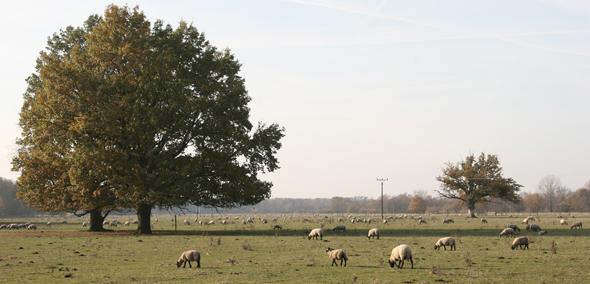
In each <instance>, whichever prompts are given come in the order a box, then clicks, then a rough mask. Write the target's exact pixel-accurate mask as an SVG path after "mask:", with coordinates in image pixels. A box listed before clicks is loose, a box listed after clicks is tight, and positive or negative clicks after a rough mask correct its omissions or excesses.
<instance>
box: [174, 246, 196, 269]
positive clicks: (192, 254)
mask: <svg viewBox="0 0 590 284" xmlns="http://www.w3.org/2000/svg"><path fill="white" fill-rule="evenodd" d="M191 261H195V262H197V268H200V267H201V254H200V253H199V252H198V251H196V250H187V251H185V252H183V253H182V254H181V255H180V257H179V258H178V260H177V261H176V267H178V268H180V266H181V265H182V267H183V268H185V267H186V263H187V262H188V267H189V268H192V265H191Z"/></svg>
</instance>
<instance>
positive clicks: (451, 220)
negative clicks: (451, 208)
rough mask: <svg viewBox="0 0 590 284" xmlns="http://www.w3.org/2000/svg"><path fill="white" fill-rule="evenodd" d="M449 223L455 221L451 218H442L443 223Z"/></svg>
mask: <svg viewBox="0 0 590 284" xmlns="http://www.w3.org/2000/svg"><path fill="white" fill-rule="evenodd" d="M451 223H455V221H454V220H453V219H443V224H451Z"/></svg>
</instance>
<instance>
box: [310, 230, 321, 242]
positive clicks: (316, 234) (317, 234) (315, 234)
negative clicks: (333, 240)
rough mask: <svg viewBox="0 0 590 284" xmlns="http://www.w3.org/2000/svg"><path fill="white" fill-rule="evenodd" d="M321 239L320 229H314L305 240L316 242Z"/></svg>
mask: <svg viewBox="0 0 590 284" xmlns="http://www.w3.org/2000/svg"><path fill="white" fill-rule="evenodd" d="M318 238H319V239H320V240H321V239H322V229H321V228H315V229H313V230H311V232H309V235H307V239H308V240H311V239H314V240H317V239H318Z"/></svg>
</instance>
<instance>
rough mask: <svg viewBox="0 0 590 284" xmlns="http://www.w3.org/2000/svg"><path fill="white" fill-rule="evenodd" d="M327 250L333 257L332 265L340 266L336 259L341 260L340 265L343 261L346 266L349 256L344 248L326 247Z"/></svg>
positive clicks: (331, 257)
mask: <svg viewBox="0 0 590 284" xmlns="http://www.w3.org/2000/svg"><path fill="white" fill-rule="evenodd" d="M326 252H327V253H328V256H329V257H330V259H332V265H331V266H334V265H336V266H338V264H337V263H336V260H340V266H342V263H344V266H346V262H347V261H348V256H347V255H346V252H345V251H344V250H343V249H333V248H328V249H326Z"/></svg>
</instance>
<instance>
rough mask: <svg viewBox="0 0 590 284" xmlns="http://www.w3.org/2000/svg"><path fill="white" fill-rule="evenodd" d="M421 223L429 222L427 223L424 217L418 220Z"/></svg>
mask: <svg viewBox="0 0 590 284" xmlns="http://www.w3.org/2000/svg"><path fill="white" fill-rule="evenodd" d="M421 224H427V223H426V220H424V219H419V220H418V225H421Z"/></svg>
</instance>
